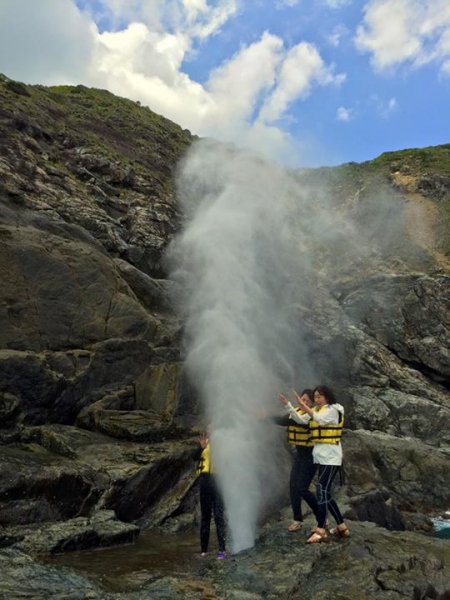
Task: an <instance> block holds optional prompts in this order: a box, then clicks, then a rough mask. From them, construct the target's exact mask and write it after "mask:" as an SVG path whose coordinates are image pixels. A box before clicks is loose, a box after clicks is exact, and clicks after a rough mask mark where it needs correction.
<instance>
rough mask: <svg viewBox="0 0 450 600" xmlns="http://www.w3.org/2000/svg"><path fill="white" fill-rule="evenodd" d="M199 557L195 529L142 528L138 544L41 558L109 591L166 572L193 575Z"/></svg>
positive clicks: (135, 585)
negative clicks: (163, 530)
mask: <svg viewBox="0 0 450 600" xmlns="http://www.w3.org/2000/svg"><path fill="white" fill-rule="evenodd" d="M216 552H217V550H216V548H215V546H213V547H211V548H210V553H209V557H207V558H206V559H202V558H200V554H199V540H198V533H197V532H196V531H192V532H184V533H177V534H160V533H149V532H142V533H141V535H140V536H139V539H138V541H137V542H136V544H133V545H128V546H116V547H114V548H101V549H96V550H82V551H80V552H68V553H65V554H56V555H53V556H50V557H45V558H42V561H43V562H45V563H46V564H51V565H52V566H55V567H70V568H73V569H76V570H77V571H80V572H81V573H83V574H85V575H87V576H88V577H89V578H90V579H92V580H94V581H95V582H97V583H98V584H100V585H101V586H102V587H103V588H105V589H106V590H107V591H111V592H119V591H125V590H132V589H136V588H138V587H140V586H141V585H143V584H144V583H148V582H150V581H154V580H155V579H158V578H159V577H161V576H163V575H184V574H186V575H193V574H196V573H198V571H199V570H200V569H201V568H202V565H204V564H205V560H206V561H208V560H209V559H214V558H215V557H216Z"/></svg>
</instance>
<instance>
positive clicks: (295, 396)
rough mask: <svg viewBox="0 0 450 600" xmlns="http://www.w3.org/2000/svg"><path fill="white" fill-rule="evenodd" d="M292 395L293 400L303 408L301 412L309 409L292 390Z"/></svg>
mask: <svg viewBox="0 0 450 600" xmlns="http://www.w3.org/2000/svg"><path fill="white" fill-rule="evenodd" d="M292 393H293V394H294V398H295V399H296V400H297V404H298V405H299V406H300V408H303V410H305V408H309V406H308V405H307V404H305V402H303V400H302V399H301V397H300V396H299V395H298V394H297V392H296V391H295V390H292Z"/></svg>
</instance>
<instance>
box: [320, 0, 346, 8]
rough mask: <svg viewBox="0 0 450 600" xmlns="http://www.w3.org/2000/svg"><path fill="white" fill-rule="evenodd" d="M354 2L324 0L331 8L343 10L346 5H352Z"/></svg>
mask: <svg viewBox="0 0 450 600" xmlns="http://www.w3.org/2000/svg"><path fill="white" fill-rule="evenodd" d="M351 1H352V0H324V2H325V4H326V5H327V6H329V7H330V8H341V6H345V5H346V4H350V2H351Z"/></svg>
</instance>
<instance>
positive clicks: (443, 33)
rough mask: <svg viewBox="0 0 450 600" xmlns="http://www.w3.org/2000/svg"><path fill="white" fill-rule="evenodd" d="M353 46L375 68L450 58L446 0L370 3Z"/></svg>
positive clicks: (448, 4) (449, 5)
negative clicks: (367, 56) (369, 59)
mask: <svg viewBox="0 0 450 600" xmlns="http://www.w3.org/2000/svg"><path fill="white" fill-rule="evenodd" d="M355 43H356V46H357V48H358V49H359V50H360V51H361V52H367V53H369V54H370V55H371V61H372V64H373V66H374V67H375V69H377V70H384V69H388V68H394V67H396V66H398V65H401V64H403V63H407V64H409V65H411V66H414V67H419V66H421V65H423V64H426V63H429V62H431V61H433V60H436V61H439V62H440V63H442V62H444V61H445V59H446V58H447V57H449V56H450V2H449V1H448V0H370V1H369V2H368V3H367V4H366V6H365V9H364V22H363V23H362V24H361V25H359V26H358V28H357V32H356V37H355Z"/></svg>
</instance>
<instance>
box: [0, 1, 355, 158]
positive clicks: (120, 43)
mask: <svg viewBox="0 0 450 600" xmlns="http://www.w3.org/2000/svg"><path fill="white" fill-rule="evenodd" d="M77 1H78V3H79V4H80V5H82V2H83V0H77ZM84 1H85V5H87V4H89V6H92V5H93V4H92V3H91V2H90V0H84ZM95 6H96V7H97V9H96V10H97V11H99V12H97V13H96V18H97V19H98V18H100V17H99V14H100V13H101V14H103V15H106V17H107V18H106V20H105V19H103V20H102V21H101V23H102V27H103V29H104V28H105V23H110V24H111V23H112V25H111V26H110V27H107V28H106V30H105V31H103V32H102V33H100V31H99V30H98V28H97V26H96V24H95V21H94V20H93V17H92V16H90V15H89V13H88V12H86V11H84V12H82V11H80V10H79V9H78V8H77V7H76V5H75V0H40V1H39V3H37V2H32V3H30V2H29V0H15V1H14V2H10V3H8V5H7V6H6V5H5V3H4V2H0V71H4V72H5V73H6V74H7V75H9V76H10V77H13V78H16V79H21V80H23V81H26V82H33V83H42V84H44V85H46V84H47V85H54V84H62V83H73V84H77V83H83V84H85V85H90V86H95V87H100V88H106V89H108V90H110V91H111V92H113V93H115V94H118V95H121V96H125V97H128V98H131V99H133V100H139V101H140V102H141V103H142V104H145V105H148V106H149V107H150V108H151V109H152V110H154V111H155V112H157V113H159V114H162V115H164V116H166V117H168V118H169V119H172V120H173V121H175V122H177V123H179V124H180V125H181V126H182V127H186V128H189V129H190V130H191V131H193V132H194V133H196V134H198V135H201V136H210V137H216V138H217V139H221V140H224V141H230V142H234V143H236V144H238V145H242V146H245V147H248V148H252V149H254V150H257V151H260V152H266V153H267V154H268V155H270V156H271V157H273V158H280V156H281V155H283V154H285V155H289V154H290V153H291V154H292V145H293V140H292V139H291V138H290V136H289V134H288V133H287V132H286V131H285V130H283V129H282V128H281V127H279V126H276V125H274V124H273V123H274V122H275V121H277V120H278V119H279V118H280V117H282V116H284V115H286V112H287V111H288V110H289V108H290V107H291V105H292V103H293V102H294V101H296V100H297V99H299V98H305V97H306V96H307V95H308V94H309V93H310V91H311V89H312V88H313V86H325V85H331V84H334V85H339V84H340V83H341V82H342V81H343V80H344V79H345V75H343V74H335V73H334V70H333V67H332V66H330V65H327V64H326V63H325V62H324V61H323V59H322V58H321V56H320V54H319V52H318V50H317V49H316V48H315V47H314V46H313V45H311V44H307V43H305V42H303V43H300V44H298V45H296V46H294V47H293V48H291V49H289V48H286V46H285V45H284V42H283V40H282V39H281V38H280V37H278V36H275V35H272V34H270V33H268V32H266V33H264V34H263V35H262V36H261V37H260V38H259V39H257V40H256V41H254V42H253V43H252V44H249V45H247V46H242V47H241V48H240V49H239V50H238V51H237V52H236V53H235V54H234V56H232V57H231V58H228V59H227V60H225V61H223V62H222V64H221V65H220V66H218V67H216V68H215V69H214V70H212V71H211V72H210V73H209V74H207V78H206V81H204V82H202V83H199V82H198V81H195V80H194V79H193V78H191V77H190V76H189V75H188V74H187V73H186V72H184V71H183V65H184V62H185V61H186V60H187V58H189V56H190V53H191V52H192V51H193V48H194V46H195V43H196V40H197V43H198V40H202V39H204V38H205V37H208V36H211V35H214V34H215V33H217V32H218V31H219V30H220V27H221V26H222V25H223V24H224V23H225V22H226V20H227V19H229V18H232V16H233V15H234V14H235V13H236V10H237V1H236V0H218V1H216V2H215V3H214V4H212V3H210V4H208V2H207V1H206V0H167V1H165V2H163V1H162V0H152V1H148V2H147V1H146V2H143V1H142V0H102V2H101V4H100V3H99V2H97V3H96V4H95ZM25 8H26V9H27V10H25ZM22 15H26V16H22ZM127 19H129V24H128V25H124V24H123V23H124V20H125V21H126V20H127ZM261 107H263V108H262V110H260V109H261ZM288 148H289V150H288Z"/></svg>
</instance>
